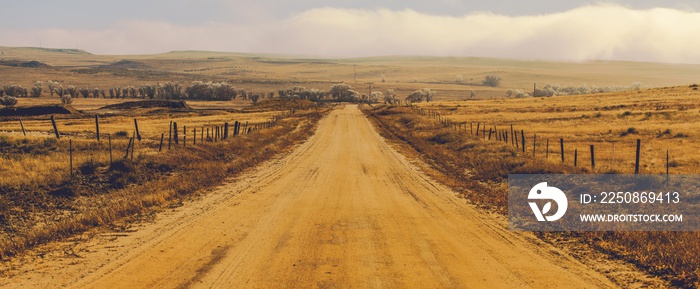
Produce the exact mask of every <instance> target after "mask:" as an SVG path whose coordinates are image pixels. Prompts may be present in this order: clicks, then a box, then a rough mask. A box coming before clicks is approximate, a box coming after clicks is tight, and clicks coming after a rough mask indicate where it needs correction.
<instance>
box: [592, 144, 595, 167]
mask: <svg viewBox="0 0 700 289" xmlns="http://www.w3.org/2000/svg"><path fill="white" fill-rule="evenodd" d="M591 170H593V171H595V148H594V146H593V145H591Z"/></svg>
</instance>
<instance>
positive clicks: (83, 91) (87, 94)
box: [78, 87, 90, 98]
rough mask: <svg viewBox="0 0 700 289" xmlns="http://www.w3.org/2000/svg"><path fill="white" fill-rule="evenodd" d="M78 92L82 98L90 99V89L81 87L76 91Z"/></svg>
mask: <svg viewBox="0 0 700 289" xmlns="http://www.w3.org/2000/svg"><path fill="white" fill-rule="evenodd" d="M78 92H80V95H81V96H82V97H83V98H88V97H90V88H87V87H82V88H80V89H79V90H78Z"/></svg>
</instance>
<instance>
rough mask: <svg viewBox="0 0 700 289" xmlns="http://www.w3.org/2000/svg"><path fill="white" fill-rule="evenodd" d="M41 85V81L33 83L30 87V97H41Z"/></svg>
mask: <svg viewBox="0 0 700 289" xmlns="http://www.w3.org/2000/svg"><path fill="white" fill-rule="evenodd" d="M42 84H43V83H42V82H41V81H37V82H34V86H32V91H31V93H30V96H31V97H41V89H42V88H41V87H42Z"/></svg>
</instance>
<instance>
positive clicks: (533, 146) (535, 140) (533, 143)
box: [532, 134, 537, 158]
mask: <svg viewBox="0 0 700 289" xmlns="http://www.w3.org/2000/svg"><path fill="white" fill-rule="evenodd" d="M536 152H537V134H534V135H532V157H533V158H534V157H535V154H536Z"/></svg>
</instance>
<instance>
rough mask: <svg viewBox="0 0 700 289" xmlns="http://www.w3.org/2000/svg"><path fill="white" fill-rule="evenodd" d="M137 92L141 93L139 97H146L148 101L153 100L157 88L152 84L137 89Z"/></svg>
mask: <svg viewBox="0 0 700 289" xmlns="http://www.w3.org/2000/svg"><path fill="white" fill-rule="evenodd" d="M139 91H140V92H141V95H142V96H143V97H144V98H145V97H148V98H149V99H153V98H154V97H155V96H156V92H157V91H158V87H156V86H155V85H152V84H146V85H144V86H141V87H139Z"/></svg>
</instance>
